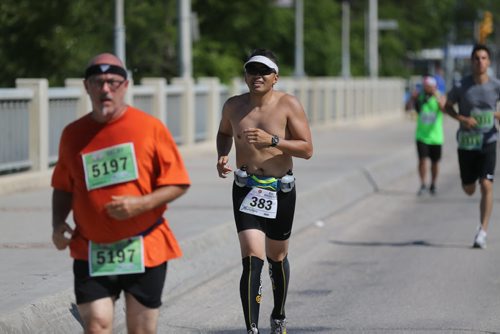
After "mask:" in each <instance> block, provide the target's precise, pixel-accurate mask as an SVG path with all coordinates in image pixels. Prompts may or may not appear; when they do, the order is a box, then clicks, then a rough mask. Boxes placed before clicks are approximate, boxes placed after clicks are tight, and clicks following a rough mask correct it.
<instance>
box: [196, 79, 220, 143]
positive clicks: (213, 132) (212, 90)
mask: <svg viewBox="0 0 500 334" xmlns="http://www.w3.org/2000/svg"><path fill="white" fill-rule="evenodd" d="M198 82H199V83H200V84H203V85H207V86H208V115H207V138H206V140H210V141H212V140H215V138H216V137H217V131H218V129H219V122H220V115H221V110H220V109H221V101H220V81H219V79H218V78H199V79H198Z"/></svg>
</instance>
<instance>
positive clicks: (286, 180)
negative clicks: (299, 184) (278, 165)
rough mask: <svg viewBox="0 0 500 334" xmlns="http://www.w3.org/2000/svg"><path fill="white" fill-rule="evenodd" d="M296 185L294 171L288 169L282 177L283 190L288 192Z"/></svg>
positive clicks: (281, 185) (281, 186)
mask: <svg viewBox="0 0 500 334" xmlns="http://www.w3.org/2000/svg"><path fill="white" fill-rule="evenodd" d="M293 187H295V176H293V173H292V171H291V170H290V171H288V173H286V175H285V176H283V177H282V178H281V179H280V188H281V191H282V192H284V193H287V192H289V191H291V190H292V189H293Z"/></svg>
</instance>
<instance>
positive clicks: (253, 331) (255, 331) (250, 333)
mask: <svg viewBox="0 0 500 334" xmlns="http://www.w3.org/2000/svg"><path fill="white" fill-rule="evenodd" d="M248 334H259V330H258V329H257V328H255V327H252V328H251V329H250V330H249V331H248Z"/></svg>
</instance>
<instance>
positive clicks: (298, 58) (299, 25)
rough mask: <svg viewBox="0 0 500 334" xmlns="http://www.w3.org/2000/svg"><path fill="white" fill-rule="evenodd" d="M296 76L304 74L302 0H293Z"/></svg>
mask: <svg viewBox="0 0 500 334" xmlns="http://www.w3.org/2000/svg"><path fill="white" fill-rule="evenodd" d="M294 75H295V76H296V77H303V76H305V72H304V1H303V0H295V73H294Z"/></svg>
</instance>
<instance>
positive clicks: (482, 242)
mask: <svg viewBox="0 0 500 334" xmlns="http://www.w3.org/2000/svg"><path fill="white" fill-rule="evenodd" d="M472 247H474V248H481V249H484V248H486V231H485V230H483V229H482V228H481V227H479V229H478V231H477V234H476V237H475V238H474V245H473V246H472Z"/></svg>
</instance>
